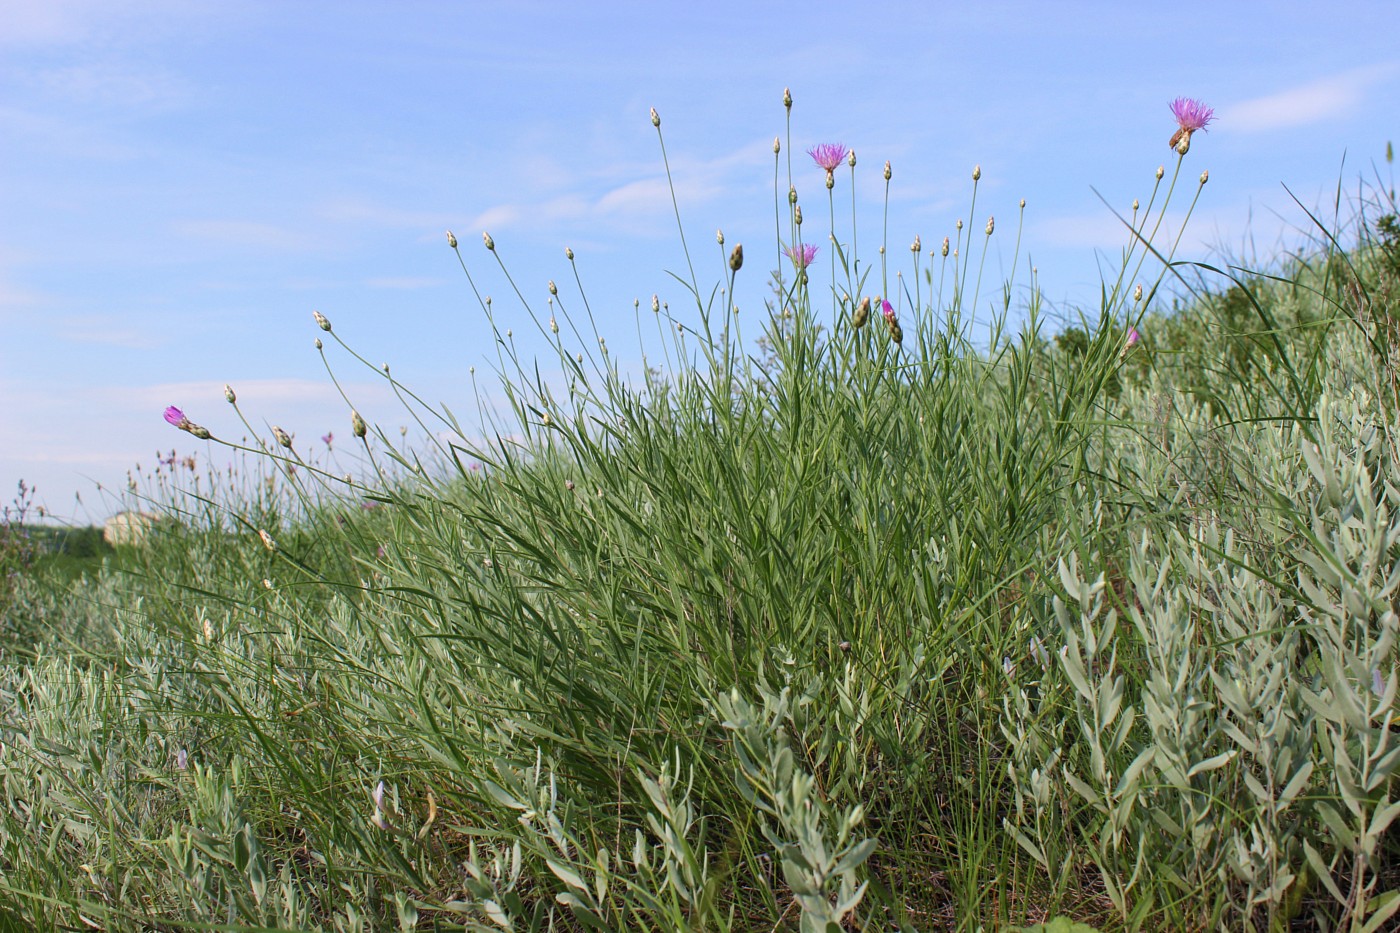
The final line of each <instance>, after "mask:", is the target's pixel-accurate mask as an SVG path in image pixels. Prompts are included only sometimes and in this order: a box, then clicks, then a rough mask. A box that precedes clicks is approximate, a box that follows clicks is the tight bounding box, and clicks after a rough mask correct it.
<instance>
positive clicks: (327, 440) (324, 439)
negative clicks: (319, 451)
mask: <svg viewBox="0 0 1400 933" xmlns="http://www.w3.org/2000/svg"><path fill="white" fill-rule="evenodd" d="M333 440H335V432H334V431H327V432H326V433H325V434H322V435H321V443H322V444H325V445H326V446H327V447H329V446H331V441H333Z"/></svg>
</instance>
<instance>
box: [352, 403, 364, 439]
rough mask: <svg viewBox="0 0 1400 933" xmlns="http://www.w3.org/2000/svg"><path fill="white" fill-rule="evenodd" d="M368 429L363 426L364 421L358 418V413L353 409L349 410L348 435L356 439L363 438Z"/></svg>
mask: <svg viewBox="0 0 1400 933" xmlns="http://www.w3.org/2000/svg"><path fill="white" fill-rule="evenodd" d="M368 430H369V427H368V426H367V425H366V424H365V419H363V418H361V417H360V413H359V412H358V411H355V410H354V409H351V410H350V433H351V434H353V435H355V436H356V437H364V436H365V434H366V432H367V431H368Z"/></svg>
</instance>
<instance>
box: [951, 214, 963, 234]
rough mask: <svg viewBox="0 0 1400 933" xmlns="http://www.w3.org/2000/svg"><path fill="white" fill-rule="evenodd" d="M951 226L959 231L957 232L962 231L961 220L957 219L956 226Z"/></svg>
mask: <svg viewBox="0 0 1400 933" xmlns="http://www.w3.org/2000/svg"><path fill="white" fill-rule="evenodd" d="M953 226H955V227H957V228H958V230H959V232H961V231H962V218H961V217H959V218H958V222H957V223H956V224H954V225H953Z"/></svg>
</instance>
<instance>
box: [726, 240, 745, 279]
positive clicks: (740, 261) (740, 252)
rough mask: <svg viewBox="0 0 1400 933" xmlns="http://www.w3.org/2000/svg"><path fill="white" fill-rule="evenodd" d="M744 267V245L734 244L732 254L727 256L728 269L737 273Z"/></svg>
mask: <svg viewBox="0 0 1400 933" xmlns="http://www.w3.org/2000/svg"><path fill="white" fill-rule="evenodd" d="M743 265H744V244H743V243H735V244H734V252H732V253H730V254H729V268H730V269H731V270H732V271H734V272H738V271H739V270H740V269H741V268H743Z"/></svg>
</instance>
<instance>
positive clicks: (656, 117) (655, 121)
mask: <svg viewBox="0 0 1400 933" xmlns="http://www.w3.org/2000/svg"><path fill="white" fill-rule="evenodd" d="M651 125H652V126H660V125H661V114H659V113H657V112H656V108H655V107H653V108H651Z"/></svg>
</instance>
